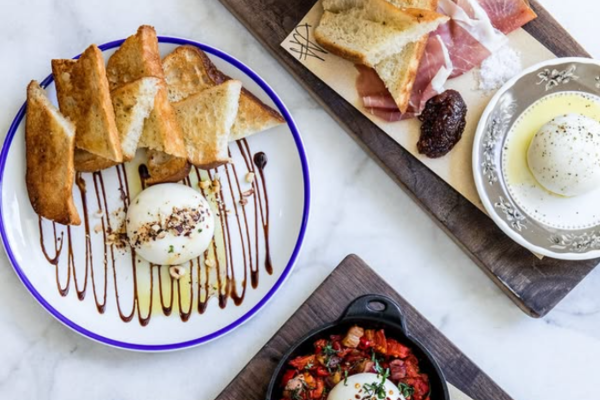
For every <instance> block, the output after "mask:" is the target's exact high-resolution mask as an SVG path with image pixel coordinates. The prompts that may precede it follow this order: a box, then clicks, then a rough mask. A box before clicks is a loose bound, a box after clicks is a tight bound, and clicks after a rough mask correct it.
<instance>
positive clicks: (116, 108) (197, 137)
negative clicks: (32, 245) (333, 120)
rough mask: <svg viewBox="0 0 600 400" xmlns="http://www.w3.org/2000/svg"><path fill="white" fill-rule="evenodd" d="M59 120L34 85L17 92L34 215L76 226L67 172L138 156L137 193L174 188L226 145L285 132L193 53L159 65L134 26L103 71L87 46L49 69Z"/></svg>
mask: <svg viewBox="0 0 600 400" xmlns="http://www.w3.org/2000/svg"><path fill="white" fill-rule="evenodd" d="M52 73H53V75H54V80H55V81H56V91H57V97H58V104H59V107H60V111H59V110H57V109H56V108H55V107H54V106H53V105H52V104H51V102H50V101H49V100H48V99H47V98H46V95H45V93H44V90H43V89H42V88H41V87H40V86H39V84H38V83H37V82H35V81H32V82H31V84H30V85H29V87H28V89H27V122H26V133H25V135H26V153H27V177H26V178H27V189H28V192H29V197H30V200H31V203H32V205H33V208H34V210H35V211H36V212H37V213H38V214H39V215H40V216H42V217H44V218H47V219H50V220H52V221H55V222H58V223H61V224H71V225H78V224H80V223H81V219H80V218H79V215H78V213H77V210H76V208H75V205H74V202H73V195H72V188H73V182H74V176H75V172H96V171H100V170H103V169H106V168H109V167H111V166H114V165H117V164H119V163H122V162H126V161H130V160H132V159H133V158H134V157H135V154H136V151H137V150H138V149H140V148H141V149H145V150H146V154H147V158H148V162H147V165H148V170H149V174H150V178H149V179H148V180H147V182H146V183H148V184H154V183H161V182H176V181H179V180H181V179H183V178H184V177H185V176H187V174H188V173H189V169H190V164H192V165H195V166H197V167H200V168H204V169H208V168H216V167H218V166H220V165H223V164H225V163H228V162H230V158H229V153H228V143H229V141H232V140H238V139H242V138H244V137H247V136H249V135H252V134H254V133H257V132H260V131H263V130H265V129H268V128H271V127H273V126H275V125H278V124H281V123H283V122H285V120H284V119H283V117H282V116H281V115H280V114H279V113H278V112H277V111H275V110H273V109H272V108H270V107H269V106H267V105H265V104H264V103H262V102H261V101H260V100H258V99H257V98H256V97H254V96H253V95H252V94H251V93H250V92H248V91H246V90H245V89H244V88H242V84H241V82H240V81H237V80H234V79H230V78H229V77H227V76H225V75H224V74H223V73H221V72H220V71H219V70H218V69H217V68H216V67H215V66H214V65H213V64H212V62H211V61H210V59H209V58H208V57H207V56H206V54H204V53H203V52H202V51H201V50H199V49H197V48H195V47H191V46H182V47H179V48H177V49H175V51H174V52H173V53H172V54H170V55H168V56H167V57H166V58H165V59H164V61H162V60H161V58H160V53H159V49H158V40H157V36H156V32H155V30H154V28H152V27H150V26H141V27H140V28H139V29H138V31H137V33H136V34H135V35H133V36H131V37H129V38H127V40H125V41H124V42H123V44H122V45H121V47H120V48H119V49H118V50H117V51H116V52H115V53H114V54H113V55H112V56H111V57H110V59H109V60H108V64H107V65H106V66H105V63H104V59H103V56H102V51H101V50H100V49H99V48H98V47H97V46H96V45H92V46H90V47H89V48H88V49H86V50H85V51H84V52H83V54H82V55H81V57H79V59H77V60H71V59H67V60H52Z"/></svg>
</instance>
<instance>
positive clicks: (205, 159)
mask: <svg viewBox="0 0 600 400" xmlns="http://www.w3.org/2000/svg"><path fill="white" fill-rule="evenodd" d="M241 89H242V83H241V82H240V81H237V80H234V79H231V80H228V81H226V82H224V83H222V84H220V85H217V86H214V87H211V88H210V89H206V90H204V91H202V92H200V93H196V94H193V95H191V96H189V97H188V98H186V99H185V100H182V101H179V102H177V103H174V107H175V110H176V112H177V119H178V121H179V124H180V125H181V127H182V129H183V132H184V139H185V144H186V148H187V153H188V161H189V162H190V163H192V164H193V165H195V166H197V167H200V168H204V169H210V168H216V167H218V166H220V165H223V164H226V163H228V162H229V151H228V142H229V134H230V132H231V127H232V126H233V122H234V121H235V117H236V115H237V113H238V107H239V100H240V92H241Z"/></svg>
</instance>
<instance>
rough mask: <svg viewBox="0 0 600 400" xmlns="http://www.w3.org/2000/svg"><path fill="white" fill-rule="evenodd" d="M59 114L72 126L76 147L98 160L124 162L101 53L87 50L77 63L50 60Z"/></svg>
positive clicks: (95, 49)
mask: <svg viewBox="0 0 600 400" xmlns="http://www.w3.org/2000/svg"><path fill="white" fill-rule="evenodd" d="M52 74H53V75H54V80H55V81H56V93H57V97H58V104H59V105H60V110H61V112H62V113H63V114H64V115H65V116H66V117H67V118H69V119H70V120H71V121H73V122H74V123H75V127H76V131H77V134H76V137H75V146H76V147H77V148H79V149H82V150H85V151H87V152H90V153H92V154H95V155H97V156H100V157H103V158H107V159H109V160H112V161H117V162H120V161H122V159H123V156H122V154H121V146H120V145H119V132H118V130H117V124H116V122H115V111H114V109H113V105H112V102H111V100H110V92H109V89H108V81H107V80H106V71H105V67H104V59H103V58H102V52H101V51H100V49H99V48H98V47H97V46H96V45H91V46H90V47H88V48H87V49H86V50H85V51H84V52H83V54H82V55H81V57H80V58H79V60H52Z"/></svg>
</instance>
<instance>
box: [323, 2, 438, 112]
mask: <svg viewBox="0 0 600 400" xmlns="http://www.w3.org/2000/svg"><path fill="white" fill-rule="evenodd" d="M437 2H438V0H323V9H324V13H323V16H322V17H321V21H320V22H319V26H318V27H317V28H316V29H315V39H316V40H317V42H318V43H319V44H320V45H321V46H323V47H324V48H325V49H327V50H329V51H330V52H332V53H333V54H336V55H339V56H340V57H343V58H346V59H348V60H350V61H353V62H355V63H358V64H363V65H366V66H368V67H371V68H374V69H375V70H376V71H377V74H378V75H379V77H380V78H381V80H382V81H383V82H384V83H385V85H386V87H387V89H388V91H389V92H390V94H391V95H392V97H393V98H394V101H395V102H396V105H397V106H398V109H399V110H400V111H401V112H405V111H406V110H407V108H408V104H409V100H410V94H411V92H412V87H413V84H414V81H415V77H416V74H417V69H418V67H419V63H420V61H421V57H422V56H423V52H424V50H425V45H426V43H427V38H428V36H429V33H430V32H432V31H434V30H435V29H437V27H438V26H439V25H440V24H443V23H444V22H446V21H447V20H448V17H447V16H445V15H442V14H438V13H436V12H435V9H436V8H437Z"/></svg>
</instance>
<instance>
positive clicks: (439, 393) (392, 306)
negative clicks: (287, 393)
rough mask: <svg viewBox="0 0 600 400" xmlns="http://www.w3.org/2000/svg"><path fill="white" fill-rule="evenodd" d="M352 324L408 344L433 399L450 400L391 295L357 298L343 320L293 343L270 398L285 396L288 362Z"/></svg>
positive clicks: (436, 369)
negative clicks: (283, 389) (322, 339)
mask: <svg viewBox="0 0 600 400" xmlns="http://www.w3.org/2000/svg"><path fill="white" fill-rule="evenodd" d="M352 325H359V326H360V327H362V328H366V329H385V335H386V336H387V337H390V338H394V339H396V340H398V341H399V342H400V343H402V344H404V345H405V346H408V347H409V348H410V349H411V350H412V351H413V353H414V355H415V356H416V357H417V359H418V360H419V367H420V369H421V372H423V373H426V374H427V375H428V376H429V385H430V388H431V396H430V399H431V400H449V399H450V397H449V395H448V387H447V385H446V380H445V379H444V375H443V374H442V371H441V370H440V368H439V366H438V365H437V363H436V361H435V359H434V358H433V357H432V356H431V354H429V352H428V351H427V350H426V349H425V347H423V345H422V344H421V343H419V341H417V340H416V339H415V338H413V337H412V336H410V335H409V334H408V332H407V330H406V323H405V321H404V316H403V315H402V313H401V311H400V307H399V306H398V304H396V302H395V301H393V300H392V299H390V298H389V297H385V296H381V295H375V294H369V295H365V296H362V297H359V298H357V299H356V300H354V301H353V302H352V303H350V305H349V306H348V308H346V310H345V311H344V313H343V314H342V316H341V317H340V319H338V320H337V321H335V322H332V323H330V324H327V325H325V326H322V327H320V328H317V329H315V330H313V331H311V332H309V333H308V334H307V335H306V336H304V337H303V338H302V339H300V340H299V341H298V342H297V343H296V344H295V345H294V346H292V347H291V348H290V349H289V350H288V351H287V353H285V354H284V356H283V358H282V359H281V361H280V362H279V364H278V365H277V367H276V368H275V372H274V373H273V377H272V378H271V382H270V383H269V388H268V389H267V396H266V400H280V399H281V398H282V388H281V379H282V378H283V374H284V373H285V370H286V369H287V368H286V365H287V363H288V361H290V360H291V359H293V358H295V357H297V356H301V355H306V354H310V353H312V352H313V351H314V348H313V343H314V342H315V341H316V340H318V339H321V338H329V336H330V335H345V334H346V332H347V331H348V329H349V328H350V327H351V326H352Z"/></svg>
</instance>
